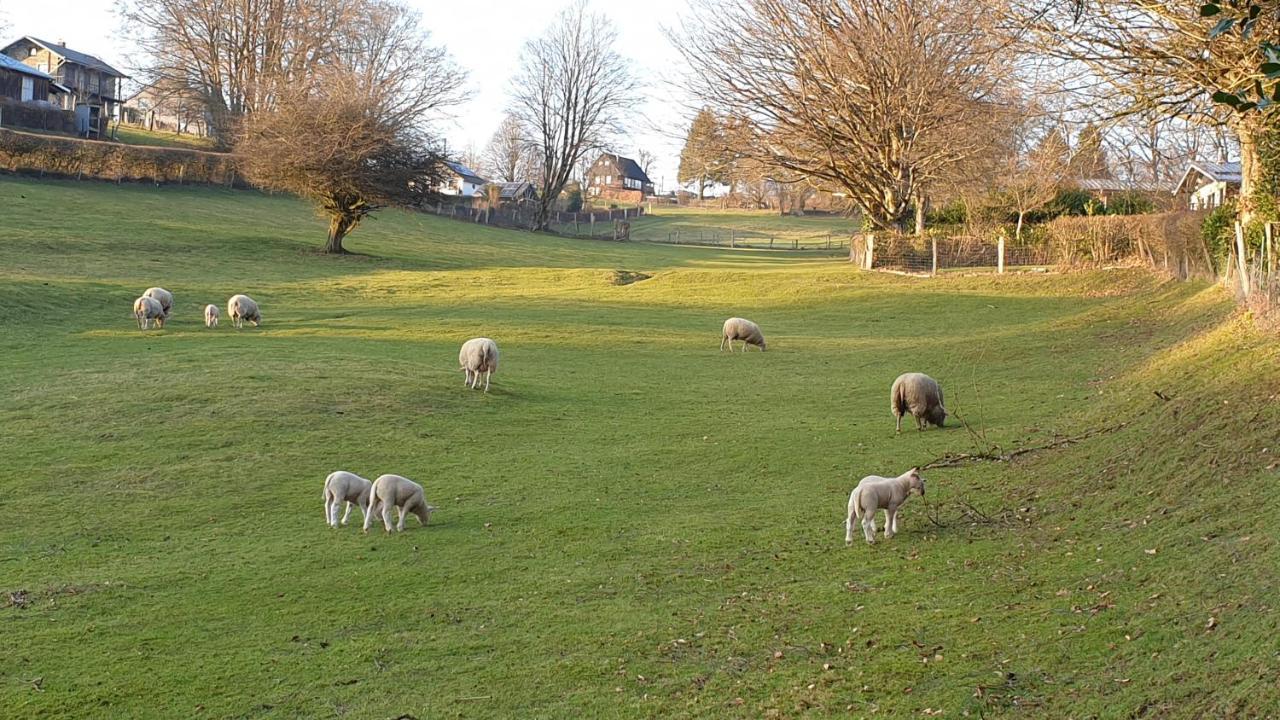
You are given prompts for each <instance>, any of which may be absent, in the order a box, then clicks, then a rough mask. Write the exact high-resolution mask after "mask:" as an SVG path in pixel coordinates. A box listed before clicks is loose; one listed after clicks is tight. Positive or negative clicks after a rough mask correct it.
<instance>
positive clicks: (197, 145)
mask: <svg viewBox="0 0 1280 720" xmlns="http://www.w3.org/2000/svg"><path fill="white" fill-rule="evenodd" d="M114 139H115V141H116V142H122V143H125V144H126V145H156V146H159V147H176V148H190V149H192V150H212V149H213V140H211V139H209V138H202V137H197V136H195V135H186V134H180V133H171V132H164V131H160V130H147V129H146V128H140V127H136V126H133V125H121V126H120V127H118V128H115V138H114Z"/></svg>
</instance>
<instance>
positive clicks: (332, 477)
mask: <svg viewBox="0 0 1280 720" xmlns="http://www.w3.org/2000/svg"><path fill="white" fill-rule="evenodd" d="M372 487H373V483H371V482H369V481H368V480H365V479H364V478H362V477H360V476H359V475H356V474H355V473H349V472H347V471H345V470H339V471H337V472H333V473H329V477H327V478H325V479H324V519H325V522H327V523H329V525H330V526H332V527H335V528H336V527H338V508H339V507H340V506H341V505H342V504H343V503H346V506H347V509H346V512H344V513H343V514H342V524H343V525H346V524H347V517H349V516H350V515H351V506H352V505H358V506H360V512H361V513H367V512H368V511H369V507H368V506H369V493H370V490H371V488H372ZM375 509H376V508H375Z"/></svg>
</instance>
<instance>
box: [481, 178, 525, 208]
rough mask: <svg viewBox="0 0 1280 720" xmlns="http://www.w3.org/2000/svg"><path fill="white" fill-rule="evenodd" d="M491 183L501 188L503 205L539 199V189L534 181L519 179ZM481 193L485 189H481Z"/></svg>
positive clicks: (500, 200) (500, 195) (499, 193)
mask: <svg viewBox="0 0 1280 720" xmlns="http://www.w3.org/2000/svg"><path fill="white" fill-rule="evenodd" d="M490 185H496V186H497V187H498V188H500V189H499V191H498V201H499V202H500V203H501V204H503V205H507V204H509V203H514V204H516V205H523V204H524V203H527V202H530V201H532V200H537V199H538V190H537V188H535V187H534V186H533V184H532V183H528V182H524V181H519V182H506V183H490ZM481 194H484V190H483V189H482V190H481Z"/></svg>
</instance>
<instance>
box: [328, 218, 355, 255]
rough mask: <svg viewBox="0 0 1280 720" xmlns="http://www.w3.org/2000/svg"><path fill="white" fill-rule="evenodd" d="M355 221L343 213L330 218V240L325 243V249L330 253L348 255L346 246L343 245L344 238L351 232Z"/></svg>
mask: <svg viewBox="0 0 1280 720" xmlns="http://www.w3.org/2000/svg"><path fill="white" fill-rule="evenodd" d="M353 224H354V223H352V222H351V220H350V218H347V217H344V216H342V215H334V216H332V217H330V218H329V241H328V242H327V243H325V246H324V251H325V253H327V254H329V255H346V254H347V250H346V248H344V247H342V239H343V238H344V237H346V236H347V233H349V232H351V226H352V225H353Z"/></svg>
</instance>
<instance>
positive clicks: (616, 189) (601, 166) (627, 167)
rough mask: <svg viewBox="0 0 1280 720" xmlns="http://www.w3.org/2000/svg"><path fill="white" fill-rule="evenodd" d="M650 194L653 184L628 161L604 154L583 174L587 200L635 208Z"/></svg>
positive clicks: (637, 166)
mask: <svg viewBox="0 0 1280 720" xmlns="http://www.w3.org/2000/svg"><path fill="white" fill-rule="evenodd" d="M652 194H653V181H652V180H650V179H649V176H648V175H647V174H645V171H644V170H642V169H641V168H640V165H638V164H637V163H636V161H635V160H632V159H631V158H625V157H622V156H621V155H614V154H612V153H604V154H603V155H601V156H600V157H599V158H598V159H596V161H595V162H594V163H592V164H591V169H590V170H588V171H587V195H588V197H591V198H595V199H600V200H613V201H616V202H624V203H636V204H638V203H640V202H642V201H643V200H644V198H645V196H646V195H652Z"/></svg>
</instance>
